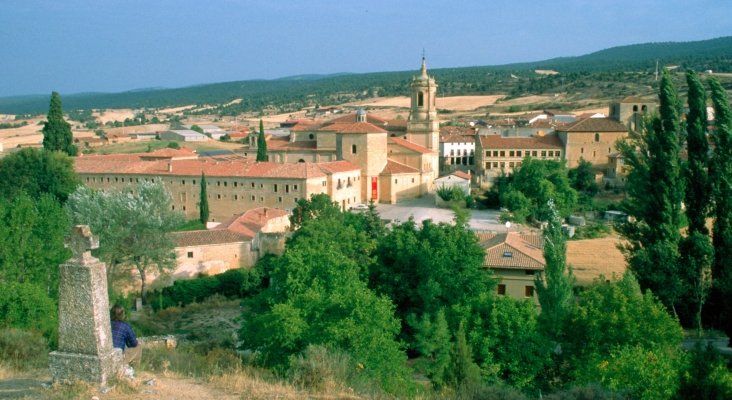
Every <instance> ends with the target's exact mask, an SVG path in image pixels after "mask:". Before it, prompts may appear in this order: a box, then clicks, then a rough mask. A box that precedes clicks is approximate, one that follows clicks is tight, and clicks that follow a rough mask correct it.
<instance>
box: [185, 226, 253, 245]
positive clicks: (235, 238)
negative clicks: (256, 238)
mask: <svg viewBox="0 0 732 400" xmlns="http://www.w3.org/2000/svg"><path fill="white" fill-rule="evenodd" d="M170 235H171V237H172V239H173V242H174V243H175V246H176V247H188V246H205V245H213V244H224V243H240V242H246V241H249V240H251V238H249V237H247V236H244V235H241V234H238V233H236V232H232V231H228V230H200V231H184V232H172V233H171V234H170Z"/></svg>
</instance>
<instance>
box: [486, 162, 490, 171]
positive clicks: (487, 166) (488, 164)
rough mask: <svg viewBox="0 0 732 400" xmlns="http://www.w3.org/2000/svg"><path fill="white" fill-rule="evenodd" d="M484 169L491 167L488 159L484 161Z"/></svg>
mask: <svg viewBox="0 0 732 400" xmlns="http://www.w3.org/2000/svg"><path fill="white" fill-rule="evenodd" d="M485 169H491V163H490V161H486V163H485Z"/></svg>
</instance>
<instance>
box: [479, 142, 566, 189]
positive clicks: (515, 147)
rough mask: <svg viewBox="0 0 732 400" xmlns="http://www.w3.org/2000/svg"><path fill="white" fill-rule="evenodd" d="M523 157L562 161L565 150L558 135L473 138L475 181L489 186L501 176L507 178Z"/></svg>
mask: <svg viewBox="0 0 732 400" xmlns="http://www.w3.org/2000/svg"><path fill="white" fill-rule="evenodd" d="M524 157H532V158H536V159H540V160H562V159H563V158H564V146H563V145H562V142H561V140H559V137H558V136H557V135H553V134H552V135H546V136H529V137H505V136H501V135H476V140H475V167H476V181H477V183H478V184H479V185H483V186H489V185H490V184H491V183H492V182H493V181H494V180H495V179H496V178H497V177H498V176H499V175H501V174H502V173H504V174H510V173H512V172H513V169H514V168H516V167H519V166H520V165H521V162H522V161H523V159H524Z"/></svg>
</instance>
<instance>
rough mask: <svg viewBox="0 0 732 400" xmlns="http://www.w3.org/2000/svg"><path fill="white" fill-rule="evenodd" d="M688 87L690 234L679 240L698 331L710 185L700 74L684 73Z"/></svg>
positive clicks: (707, 270) (707, 256)
mask: <svg viewBox="0 0 732 400" xmlns="http://www.w3.org/2000/svg"><path fill="white" fill-rule="evenodd" d="M686 82H687V84H688V86H689V96H688V104H689V112H688V113H687V114H686V144H687V152H688V158H687V161H686V164H685V165H684V178H685V181H686V193H685V196H684V199H685V201H684V204H685V205H686V218H687V220H688V221H689V233H688V236H687V237H685V238H684V239H683V240H682V242H681V247H680V249H679V251H680V253H681V267H680V268H681V270H680V272H681V277H682V279H683V281H684V283H683V284H684V287H685V289H686V291H687V294H688V298H689V302H688V303H690V307H691V309H692V310H693V314H694V325H696V328H697V331H698V332H699V333H701V330H702V308H703V306H704V303H705V301H706V299H707V295H708V293H709V288H710V285H711V264H712V259H713V251H714V249H713V248H712V244H711V242H710V240H709V230H708V229H707V227H706V220H707V216H708V215H709V209H710V206H711V190H710V189H711V188H710V185H709V176H708V172H707V171H708V168H709V144H708V142H707V95H706V92H705V90H704V86H703V85H702V83H701V81H700V80H699V76H698V75H697V74H696V73H695V72H694V71H691V70H689V71H687V72H686Z"/></svg>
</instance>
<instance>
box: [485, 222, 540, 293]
mask: <svg viewBox="0 0 732 400" xmlns="http://www.w3.org/2000/svg"><path fill="white" fill-rule="evenodd" d="M477 235H478V243H479V245H480V246H481V247H482V248H483V249H484V250H485V258H484V261H483V267H485V268H488V269H490V270H491V271H492V272H493V274H494V275H495V276H496V278H498V286H497V287H496V292H497V294H498V295H500V296H510V297H513V298H515V299H519V300H523V299H532V300H533V301H534V302H535V303H536V304H538V298H537V296H536V290H535V289H536V288H535V276H536V274H541V273H542V272H543V271H544V267H545V265H546V261H545V260H544V241H543V238H542V236H541V235H537V234H522V233H518V232H505V233H478V234H477Z"/></svg>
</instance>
